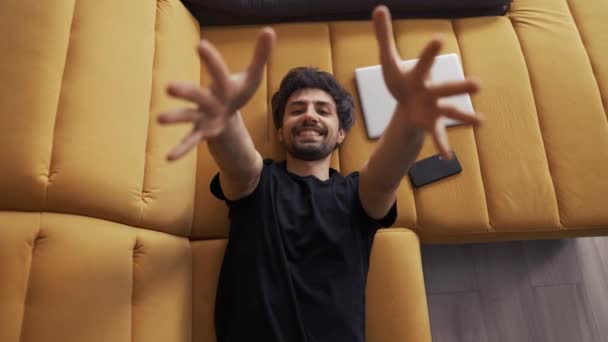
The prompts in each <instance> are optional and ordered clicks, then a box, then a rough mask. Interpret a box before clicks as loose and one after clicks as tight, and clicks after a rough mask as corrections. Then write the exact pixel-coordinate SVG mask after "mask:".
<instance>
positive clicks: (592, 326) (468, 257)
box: [422, 237, 608, 342]
mask: <svg viewBox="0 0 608 342" xmlns="http://www.w3.org/2000/svg"><path fill="white" fill-rule="evenodd" d="M422 260H423V265H424V278H425V282H426V290H427V298H428V304H429V312H430V317H431V329H432V334H433V341H434V342H444V341H450V342H458V341H475V342H486V341H489V342H526V341H530V342H545V341H546V342H579V341H580V342H608V237H599V238H598V237H596V238H579V239H565V240H551V241H518V242H503V243H491V244H472V245H423V246H422Z"/></svg>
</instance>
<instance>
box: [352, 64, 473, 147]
mask: <svg viewBox="0 0 608 342" xmlns="http://www.w3.org/2000/svg"><path fill="white" fill-rule="evenodd" d="M417 61H418V60H417V59H411V60H406V61H402V62H401V65H403V66H404V67H406V68H412V67H414V65H415V64H416V62H417ZM355 79H356V81H357V89H358V92H359V99H360V101H361V108H362V111H363V113H362V114H363V119H364V121H365V128H366V130H367V136H368V137H369V138H371V139H375V138H379V137H380V136H381V135H382V132H384V129H385V128H386V126H388V123H389V122H390V120H391V117H392V115H393V111H394V109H395V105H396V104H397V103H396V101H395V99H394V98H393V96H392V95H391V94H390V93H389V91H388V89H387V88H386V85H385V84H384V78H383V76H382V67H381V66H380V65H374V66H369V67H362V68H357V69H355ZM457 80H464V72H463V70H462V67H461V65H460V59H459V58H458V55H457V54H455V53H450V54H445V55H439V56H437V57H436V58H435V63H434V64H433V67H432V68H431V72H430V82H432V83H435V82H443V81H457ZM441 101H442V103H446V104H450V105H453V106H455V107H457V108H460V109H462V110H464V111H466V112H470V113H472V112H473V103H472V102H471V97H470V96H469V94H461V95H456V96H450V97H446V98H442V99H441ZM442 120H444V122H445V124H446V126H448V127H450V126H457V125H461V124H462V122H460V121H457V120H453V119H450V118H446V117H443V118H442Z"/></svg>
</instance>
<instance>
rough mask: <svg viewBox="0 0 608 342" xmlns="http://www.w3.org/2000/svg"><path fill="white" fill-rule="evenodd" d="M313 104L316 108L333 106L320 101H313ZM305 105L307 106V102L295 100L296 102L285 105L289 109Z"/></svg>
mask: <svg viewBox="0 0 608 342" xmlns="http://www.w3.org/2000/svg"><path fill="white" fill-rule="evenodd" d="M314 103H315V105H317V106H319V105H320V106H328V107H333V104H332V103H331V102H327V101H321V100H319V101H315V102H314ZM307 104H308V101H302V100H297V101H292V102H289V103H288V104H287V107H291V106H306V105H307Z"/></svg>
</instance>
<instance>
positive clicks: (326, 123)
mask: <svg viewBox="0 0 608 342" xmlns="http://www.w3.org/2000/svg"><path fill="white" fill-rule="evenodd" d="M373 22H374V27H375V32H376V37H377V40H378V43H379V48H380V60H381V63H382V70H383V75H384V79H385V82H386V85H387V88H388V89H389V91H390V92H391V94H392V95H393V96H394V97H395V99H396V100H397V106H396V108H395V113H394V115H393V118H392V120H391V122H390V124H389V126H388V127H387V129H386V130H385V132H384V134H383V136H382V138H381V139H380V141H379V143H378V145H377V147H376V150H375V151H374V152H373V154H372V155H371V157H370V159H369V161H368V162H367V164H366V165H365V166H363V168H362V169H361V171H360V172H359V173H352V174H350V175H347V176H342V175H340V174H339V173H338V172H336V171H335V170H332V169H330V160H331V152H332V151H333V150H334V149H335V148H336V147H337V146H338V145H339V144H340V143H342V142H343V141H344V138H345V136H346V132H347V130H348V129H349V128H350V126H351V125H352V121H353V103H352V98H351V97H350V96H349V95H348V94H347V93H346V92H345V91H344V89H343V88H342V87H341V86H340V85H339V84H338V83H337V82H336V81H335V79H333V77H331V75H329V74H327V73H323V72H319V71H317V70H316V69H311V68H296V69H294V70H292V71H290V73H289V74H288V75H287V76H286V77H285V78H284V79H283V81H282V82H281V86H280V89H279V90H278V91H277V93H276V94H275V95H274V96H273V99H272V107H273V117H274V120H275V125H276V126H277V134H278V138H279V141H280V142H281V143H282V144H283V146H284V147H285V149H286V151H287V156H286V161H284V162H274V161H271V160H263V159H262V157H261V156H260V153H259V152H258V151H256V149H255V147H254V145H253V142H252V140H251V137H250V135H249V134H248V132H247V129H246V128H245V126H244V124H243V120H242V118H241V115H240V113H239V112H238V110H239V109H240V108H242V107H243V106H244V105H245V104H246V103H247V101H248V100H249V99H250V98H251V96H252V95H253V94H254V92H255V91H256V89H257V87H258V85H259V83H260V80H261V78H262V75H263V70H264V66H265V64H266V62H267V60H268V57H269V55H270V53H271V50H272V48H273V46H274V44H275V33H274V32H273V31H272V29H270V28H265V29H263V30H262V31H261V33H260V35H259V37H258V41H257V45H256V48H255V52H254V57H253V61H252V62H251V64H250V66H249V67H248V68H247V70H246V71H245V72H243V73H241V74H237V75H235V76H232V77H231V76H229V73H228V70H227V67H226V65H225V63H224V61H223V60H222V58H221V56H220V54H219V53H218V52H217V50H216V49H215V48H214V47H213V46H212V45H211V44H210V43H209V42H206V41H202V42H201V44H200V46H199V52H200V55H201V58H202V60H203V62H204V63H205V64H206V65H207V68H208V71H209V74H210V75H211V78H212V79H213V84H212V85H211V87H210V88H209V89H199V88H198V87H197V86H195V85H190V84H184V83H174V84H172V85H170V87H169V88H168V91H169V94H171V95H172V96H175V97H179V98H183V99H187V100H190V101H192V102H193V103H195V104H196V105H197V106H198V107H197V108H182V109H178V110H174V111H171V112H167V113H164V114H162V115H161V116H160V117H159V122H161V123H163V124H169V123H176V122H192V123H193V124H194V129H193V131H192V133H191V134H189V135H188V136H187V137H186V138H185V139H184V141H183V142H182V143H181V144H180V145H179V146H177V147H176V148H175V149H174V150H173V151H171V152H170V154H169V156H168V158H169V160H176V159H178V158H180V157H181V156H183V155H184V154H185V153H186V152H187V151H188V150H190V149H191V148H192V147H194V146H195V145H196V144H198V143H199V142H200V141H201V140H206V141H207V143H208V147H209V151H210V152H211V154H212V156H213V158H214V159H215V161H216V162H217V164H218V165H219V168H220V173H219V174H218V175H217V176H216V177H215V178H214V180H213V181H212V184H211V191H212V192H213V194H214V195H215V196H216V197H218V198H220V199H222V200H225V201H226V203H227V205H228V207H229V208H230V225H231V228H230V236H229V243H228V246H227V249H226V254H225V256H224V262H223V265H222V270H221V273H220V281H219V285H218V293H217V303H216V312H215V320H216V322H215V323H216V333H217V337H218V341H219V342H222V341H234V342H238V341H250V340H254V341H269V342H272V341H290V342H293V341H332V342H333V341H363V340H364V339H365V328H364V321H365V297H364V295H365V281H366V276H367V270H368V265H369V255H370V251H371V244H372V240H373V236H374V234H375V232H376V230H377V229H378V228H380V226H385V227H388V226H390V225H391V224H392V223H393V222H394V220H395V217H396V204H395V201H396V197H395V194H396V191H397V188H398V186H399V183H400V182H401V179H402V178H403V176H404V175H405V174H406V172H407V170H408V168H409V167H410V165H411V164H412V163H413V162H414V161H415V159H416V156H417V155H418V153H419V151H420V147H421V145H422V142H423V139H424V134H425V132H429V133H430V134H431V135H432V136H433V138H434V140H435V144H436V145H437V148H438V149H439V151H440V153H441V155H442V156H443V157H444V158H451V151H450V147H449V145H448V141H447V138H446V132H445V127H444V125H443V124H442V123H441V121H440V120H439V118H440V117H441V116H442V115H443V116H447V117H451V118H454V119H458V120H461V121H464V122H466V123H470V124H479V123H480V116H479V115H475V113H465V112H462V111H461V110H459V109H456V108H453V107H449V106H446V105H443V104H441V103H440V102H439V101H438V100H439V99H440V98H441V97H445V96H451V95H456V94H461V93H474V92H476V91H477V90H478V88H479V86H478V84H477V82H475V81H471V80H467V81H462V82H449V83H443V84H436V85H429V84H427V83H426V82H425V80H426V79H427V77H428V74H429V70H430V68H431V66H432V63H433V60H434V57H435V56H436V55H437V53H438V52H439V50H440V48H441V41H440V40H439V39H434V40H432V41H431V42H430V43H429V44H428V45H427V46H426V47H425V48H424V50H423V52H422V54H421V56H420V60H419V62H418V64H417V65H416V67H414V68H413V69H411V70H402V68H401V67H400V66H399V64H398V62H399V60H400V58H399V56H398V54H397V51H396V48H395V45H394V39H393V33H392V27H391V21H390V13H389V12H388V9H387V8H386V7H384V6H379V7H378V8H376V9H375V10H374V13H373Z"/></svg>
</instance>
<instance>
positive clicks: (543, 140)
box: [507, 15, 567, 231]
mask: <svg viewBox="0 0 608 342" xmlns="http://www.w3.org/2000/svg"><path fill="white" fill-rule="evenodd" d="M507 18H508V19H509V22H510V23H511V27H512V28H513V33H514V35H515V38H516V40H517V45H518V46H519V50H520V52H521V56H522V60H523V62H524V66H525V67H526V73H527V74H528V84H529V85H530V92H531V93H532V101H533V102H534V110H535V114H536V122H537V124H538V131H539V133H540V138H541V140H542V142H543V150H544V151H545V160H546V161H547V173H548V174H549V179H550V181H551V186H552V188H553V195H554V197H555V205H556V207H557V217H558V219H559V226H558V231H560V230H567V228H566V227H565V226H564V223H563V222H562V215H561V210H560V204H559V203H560V201H559V198H558V196H557V187H556V186H555V180H554V179H553V173H552V172H551V161H550V160H549V155H548V153H547V144H546V141H545V135H544V133H543V128H542V123H541V121H542V120H541V118H540V115H539V110H538V103H537V101H536V92H535V91H534V85H533V82H532V75H531V72H530V68H529V65H528V59H527V58H526V53H525V52H524V47H523V46H522V44H521V39H520V37H519V32H518V30H517V28H516V27H515V25H514V23H513V19H512V17H511V16H510V15H509V16H507Z"/></svg>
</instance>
